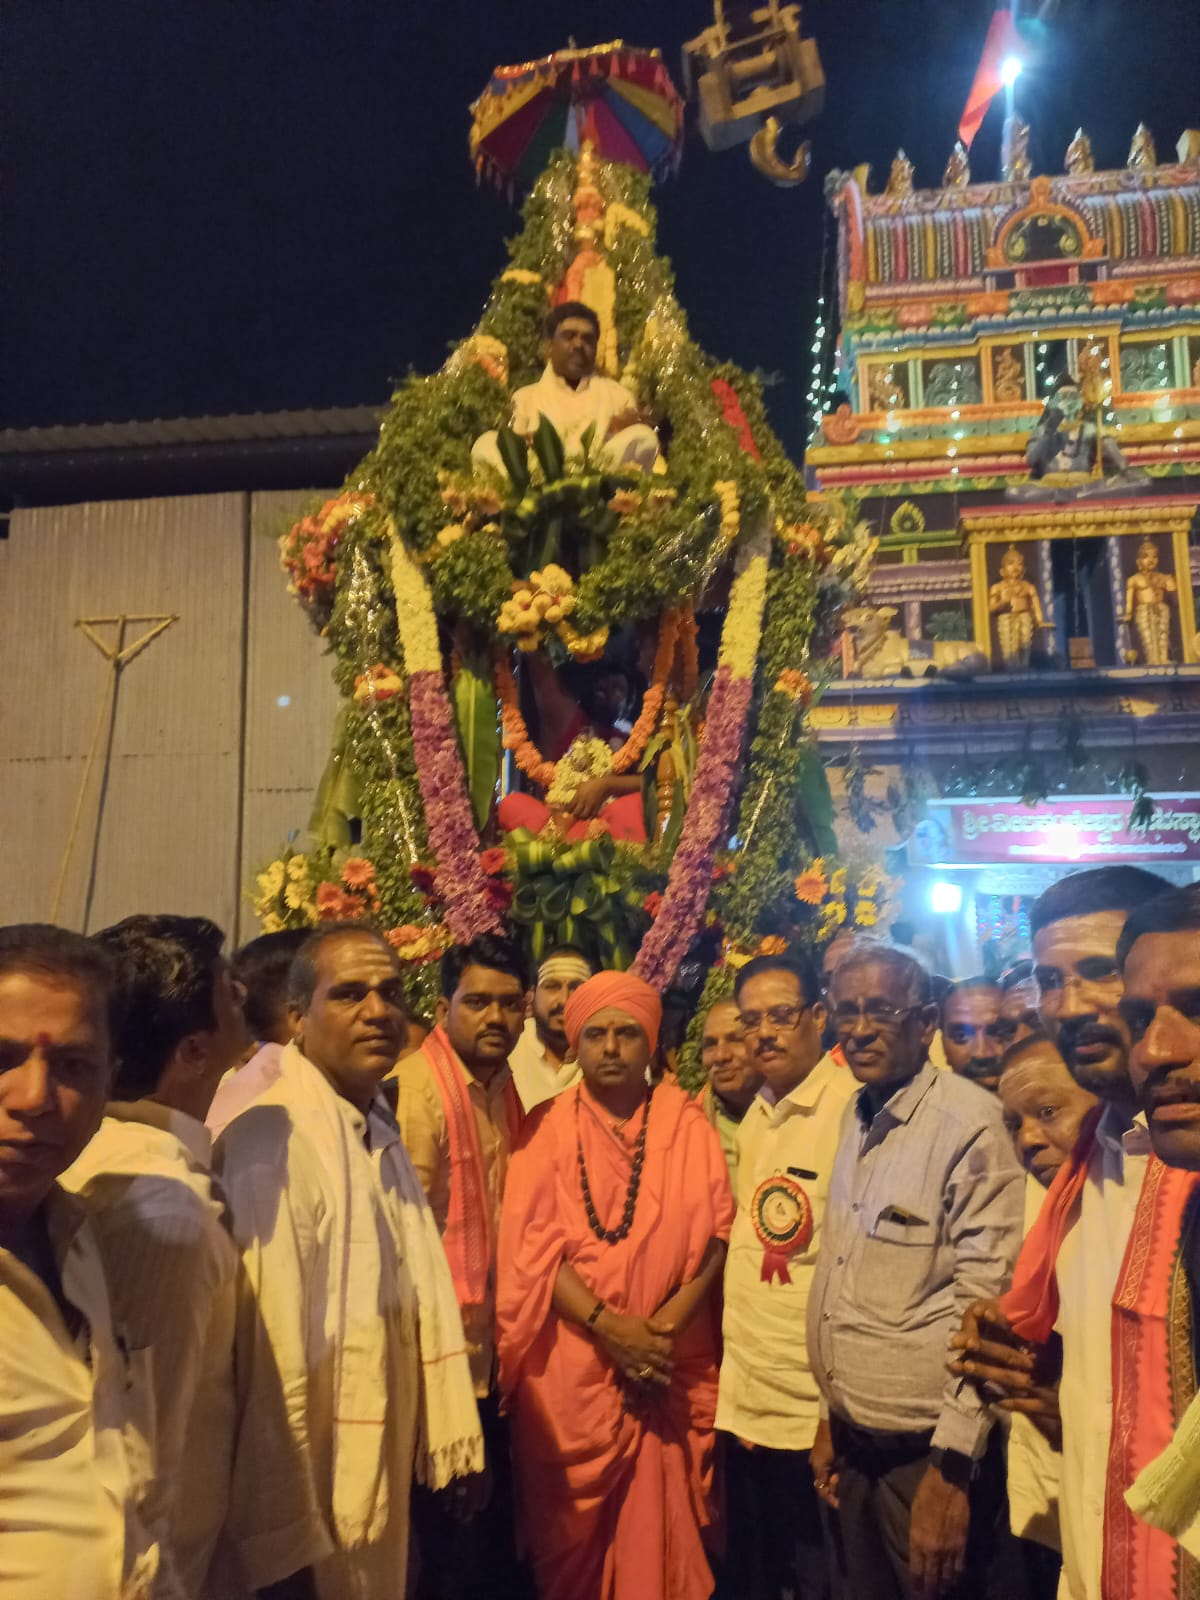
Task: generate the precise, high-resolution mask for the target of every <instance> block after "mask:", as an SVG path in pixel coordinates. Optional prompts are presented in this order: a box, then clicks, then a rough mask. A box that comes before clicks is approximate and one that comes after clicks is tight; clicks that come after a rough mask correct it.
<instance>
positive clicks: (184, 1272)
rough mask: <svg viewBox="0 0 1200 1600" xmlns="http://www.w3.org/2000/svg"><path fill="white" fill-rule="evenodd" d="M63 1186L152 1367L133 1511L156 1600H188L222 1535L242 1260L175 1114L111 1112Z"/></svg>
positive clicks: (134, 1345)
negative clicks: (146, 1441) (84, 1217)
mask: <svg viewBox="0 0 1200 1600" xmlns="http://www.w3.org/2000/svg"><path fill="white" fill-rule="evenodd" d="M62 1183H63V1186H64V1187H65V1188H67V1189H71V1190H74V1191H75V1192H77V1193H78V1194H79V1195H80V1196H81V1198H82V1199H83V1200H84V1201H85V1202H86V1203H87V1206H88V1209H89V1211H90V1212H91V1215H92V1218H93V1225H94V1227H95V1232H96V1237H97V1239H98V1240H99V1243H100V1249H101V1253H102V1255H103V1258H104V1270H105V1274H106V1276H107V1279H108V1286H109V1291H110V1293H111V1295H112V1302H113V1315H114V1318H115V1320H116V1324H117V1326H118V1328H119V1329H120V1330H121V1333H122V1335H123V1337H124V1339H125V1341H126V1343H127V1345H128V1347H129V1350H130V1354H131V1357H132V1358H133V1359H134V1360H138V1359H144V1360H146V1361H147V1362H148V1364H149V1371H150V1375H151V1379H152V1383H153V1394H154V1418H155V1439H154V1447H155V1473H154V1479H153V1482H152V1483H151V1485H150V1487H149V1488H148V1490H147V1493H146V1496H145V1498H144V1500H143V1503H142V1506H141V1512H142V1517H143V1520H144V1522H145V1523H146V1526H147V1528H148V1529H149V1530H150V1531H151V1532H152V1534H153V1535H154V1536H155V1537H156V1538H157V1539H158V1540H159V1542H160V1547H161V1550H162V1557H163V1560H162V1569H161V1572H160V1576H159V1588H158V1592H159V1593H160V1594H162V1595H170V1594H173V1593H176V1592H178V1593H181V1594H182V1595H184V1596H187V1597H188V1600H192V1597H194V1596H198V1595H200V1594H202V1593H204V1590H205V1581H206V1578H207V1575H208V1571H209V1566H210V1564H211V1562H212V1559H213V1553H214V1551H215V1549H216V1546H217V1540H218V1538H219V1536H220V1533H221V1529H222V1527H223V1526H224V1523H225V1517H226V1512H227V1510H228V1506H229V1477H230V1470H231V1464H232V1459H233V1439H234V1429H235V1414H234V1389H233V1336H234V1318H235V1303H236V1283H237V1272H238V1258H237V1251H236V1249H235V1248H234V1244H233V1241H232V1239H231V1238H230V1237H229V1234H228V1232H227V1230H226V1227H225V1221H224V1208H223V1206H222V1205H221V1202H220V1200H219V1199H218V1198H217V1196H216V1194H215V1193H214V1191H213V1185H212V1143H211V1140H210V1138H209V1135H208V1133H207V1131H206V1130H205V1128H204V1125H203V1124H202V1123H200V1122H197V1121H196V1120H195V1118H194V1117H188V1116H185V1115H184V1114H183V1113H182V1112H179V1111H171V1110H169V1109H168V1108H167V1107H165V1106H161V1105H158V1104H156V1103H154V1102H152V1101H148V1100H141V1101H135V1102H132V1103H114V1104H112V1105H110V1106H109V1108H108V1114H107V1115H106V1117H105V1118H104V1121H103V1122H102V1123H101V1124H100V1128H99V1130H98V1131H97V1133H96V1136H95V1138H93V1139H92V1141H91V1143H90V1144H89V1145H88V1146H87V1148H86V1149H85V1150H84V1152H83V1154H82V1155H81V1156H80V1157H79V1159H78V1160H77V1161H76V1162H75V1163H74V1165H73V1166H72V1167H70V1168H69V1169H68V1170H67V1171H66V1172H65V1173H64V1174H63V1177H62ZM175 1580H177V1583H178V1587H177V1588H176V1583H175Z"/></svg>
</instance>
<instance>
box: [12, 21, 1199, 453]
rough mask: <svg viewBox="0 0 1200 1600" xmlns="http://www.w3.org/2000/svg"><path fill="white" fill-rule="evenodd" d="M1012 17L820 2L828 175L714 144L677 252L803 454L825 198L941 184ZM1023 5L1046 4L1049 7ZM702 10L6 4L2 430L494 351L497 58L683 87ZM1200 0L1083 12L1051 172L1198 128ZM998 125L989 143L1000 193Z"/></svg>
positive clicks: (690, 190) (1051, 70) (228, 400)
mask: <svg viewBox="0 0 1200 1600" xmlns="http://www.w3.org/2000/svg"><path fill="white" fill-rule="evenodd" d="M991 9H992V5H991V0H925V3H921V0H813V3H811V4H809V5H808V6H807V8H806V21H807V25H808V27H809V29H810V30H811V31H812V32H814V33H815V34H816V37H817V39H818V42H819V45H820V49H821V54H822V58H823V61H824V65H825V72H826V77H827V80H828V88H827V103H826V110H825V112H824V114H823V116H821V117H820V118H819V119H818V120H817V121H816V122H815V123H813V124H811V125H810V127H809V129H808V132H809V134H810V136H811V138H812V140H813V156H814V167H813V175H812V177H811V178H810V180H809V182H808V183H807V184H806V185H805V186H803V187H802V188H800V189H793V190H777V189H774V188H772V187H771V186H770V185H769V184H767V183H766V181H765V180H764V179H762V178H760V177H758V175H757V174H756V173H755V172H754V171H753V169H752V168H751V167H750V165H749V160H748V157H747V155H746V153H745V150H744V148H741V149H738V150H735V151H732V152H728V153H726V154H723V155H719V156H714V155H710V154H709V153H708V152H707V151H706V150H705V149H704V147H703V145H702V144H701V143H700V141H699V139H698V137H697V136H696V135H695V134H694V133H691V134H690V136H689V139H688V145H687V150H686V154H685V157H684V163H683V168H682V171H681V173H680V176H679V177H678V178H677V179H675V180H672V181H671V182H669V183H667V184H664V185H662V186H660V188H659V189H658V191H657V201H658V205H659V209H660V233H659V243H660V247H661V248H663V249H665V250H666V252H667V253H668V254H669V255H670V256H671V258H672V260H673V261H674V264H675V268H676V272H677V276H678V285H679V292H680V297H681V299H682V302H683V304H684V306H685V308H686V309H687V311H688V313H689V316H690V318H691V322H692V328H693V331H694V333H695V334H696V336H697V337H698V338H699V340H700V342H701V343H702V344H703V345H704V346H705V347H706V348H707V349H708V350H709V351H710V352H711V353H713V354H714V355H719V356H730V357H733V358H734V359H735V360H737V361H739V362H741V363H742V364H743V365H745V366H747V367H756V368H759V369H761V370H763V371H766V372H770V373H775V374H778V376H779V382H778V383H777V385H776V386H775V387H774V388H773V389H772V390H771V396H770V399H771V405H772V411H773V414H774V416H775V419H776V423H777V426H778V427H779V429H780V431H781V433H782V435H783V437H784V439H785V442H786V443H787V444H788V445H789V447H791V448H792V449H793V450H794V451H795V452H796V453H797V454H798V453H799V449H800V447H801V444H802V429H803V408H804V393H805V390H806V389H807V386H808V372H809V364H810V361H811V356H810V354H809V345H810V343H811V340H812V334H811V327H812V317H813V309H814V298H815V289H814V284H815V281H816V277H817V271H818V264H819V260H820V251H821V235H822V220H823V219H822V212H823V202H822V194H821V186H822V179H823V178H824V175H825V173H826V172H827V171H828V170H829V169H830V168H831V167H835V166H837V167H844V168H848V167H852V166H854V165H856V164H857V163H859V162H861V161H870V162H871V163H872V165H873V168H874V173H875V182H876V185H877V186H878V185H880V184H881V183H882V181H883V179H884V178H885V177H886V173H887V168H888V165H889V163H890V160H891V157H892V155H893V154H894V152H895V150H896V147H897V146H898V145H901V144H902V145H903V146H904V147H905V149H906V150H907V152H908V154H909V156H910V157H911V159H912V160H913V161H914V162H915V163H916V167H917V182H918V183H919V184H932V183H936V182H938V181H939V180H940V177H941V172H942V168H943V166H944V164H945V160H946V157H947V155H948V153H949V151H950V147H951V145H952V143H953V140H954V137H955V127H956V124H957V121H958V116H959V112H960V110H961V108H962V103H963V101H964V99H965V96H966V92H967V88H968V86H969V84H970V80H971V77H972V74H973V71H974V67H975V63H976V60H977V57H978V53H979V50H980V48H981V46H982V41H983V35H984V32H985V30H986V25H987V19H988V17H989V15H990V13H991ZM1023 9H1024V10H1025V11H1029V10H1032V9H1034V6H1033V4H1032V0H1025V5H1024V7H1023ZM709 21H711V11H710V10H709V9H708V7H707V6H706V5H705V3H704V0H686V3H685V0H558V3H557V4H550V3H548V0H521V3H519V4H493V5H484V4H482V3H481V0H440V3H439V0H428V3H426V4H423V5H417V4H415V3H414V0H387V3H385V0H323V3H312V0H234V3H230V0H153V3H148V0H121V3H116V0H71V3H62V0H7V4H6V5H5V6H4V8H3V11H2V12H0V26H2V29H3V34H2V37H0V107H2V109H0V117H2V119H3V126H2V129H0V132H2V135H3V171H2V177H0V199H2V203H3V243H2V246H0V288H2V292H0V305H2V306H3V320H4V328H5V333H4V339H3V349H4V361H3V379H2V382H0V425H3V426H9V427H20V426H29V425H32V424H41V423H77V422H101V421H123V420H125V419H128V418H133V417H137V418H146V417H154V416H165V417H170V416H180V415H199V414H202V413H220V412H230V411H256V410H264V411H265V410H282V409H287V408H300V407H309V406H336V405H357V404H366V403H371V402H375V401H379V400H382V399H383V398H384V397H385V396H386V394H387V392H388V385H389V382H390V380H391V379H393V378H395V377H397V376H400V375H402V374H403V373H404V372H405V371H406V370H407V369H408V368H410V367H416V368H418V369H423V370H424V369H429V368H430V367H433V366H436V365H437V364H438V363H439V361H440V360H441V358H442V356H443V354H444V352H445V349H446V346H447V344H448V343H449V342H451V341H452V340H453V339H454V338H456V337H460V336H461V335H462V334H464V333H466V332H468V331H469V329H470V327H471V326H472V325H473V323H474V321H475V318H476V316H477V315H478V312H479V309H480V306H481V305H482V303H483V299H484V296H485V294H486V291H487V287H488V283H489V281H490V279H491V277H492V275H493V273H494V272H495V271H496V270H497V267H498V265H499V264H500V263H501V262H502V260H503V254H502V248H503V247H502V240H503V238H504V236H505V235H506V234H508V233H511V232H512V231H513V229H514V225H515V214H514V212H513V210H512V209H511V208H510V206H509V205H508V203H507V201H506V200H504V199H502V198H500V197H499V196H497V195H495V194H494V193H493V192H491V191H490V190H488V189H486V188H482V189H480V188H477V187H476V184H475V178H474V174H473V172H472V170H471V166H470V163H469V161H468V158H467V145H466V136H467V128H468V112H467V107H468V104H469V102H470V101H471V100H472V99H473V98H474V96H475V95H476V94H477V93H478V92H479V91H480V89H481V88H482V87H483V85H484V83H485V82H486V80H487V77H488V73H489V70H490V69H491V67H492V66H493V65H494V64H497V63H501V62H512V61H518V60H522V59H526V58H528V57H530V56H536V55H542V54H545V53H547V52H548V51H550V50H552V49H554V48H556V47H558V46H560V45H563V44H565V43H566V42H567V39H568V36H569V35H571V34H574V35H575V38H576V40H577V42H578V43H580V44H592V43H596V42H599V41H601V40H605V39H611V38H616V37H624V38H626V39H627V40H628V41H629V42H630V43H635V44H642V45H658V46H660V47H661V48H662V49H663V51H664V52H665V54H666V58H667V61H668V64H669V65H670V67H671V70H672V73H673V75H674V76H675V77H676V80H677V81H678V79H679V70H678V67H679V47H680V44H681V42H682V41H683V40H684V39H685V38H688V37H690V36H692V35H693V34H695V33H698V32H699V31H700V30H701V29H702V28H703V27H704V26H706V25H707V23H708V22H709ZM1197 61H1200V5H1198V4H1196V0H1173V3H1171V0H1058V3H1057V4H1052V5H1051V7H1050V16H1049V19H1048V23H1047V26H1046V28H1045V30H1044V42H1043V46H1042V49H1041V57H1040V60H1039V61H1038V62H1037V63H1036V64H1035V66H1034V67H1033V69H1032V70H1031V71H1030V72H1029V73H1028V74H1027V76H1026V78H1025V79H1023V80H1022V85H1021V88H1020V91H1019V93H1020V102H1019V103H1020V104H1021V105H1022V109H1023V110H1024V112H1025V114H1026V115H1027V116H1028V117H1029V118H1030V120H1031V121H1032V123H1033V129H1034V134H1033V145H1032V148H1033V153H1034V157H1035V170H1045V171H1050V172H1057V171H1060V170H1061V168H1062V156H1063V152H1064V150H1065V148H1066V144H1067V142H1068V140H1069V138H1070V136H1071V134H1072V132H1073V131H1074V129H1075V126H1076V124H1077V123H1080V122H1082V123H1083V124H1084V126H1085V127H1086V128H1087V130H1088V131H1089V133H1090V134H1091V137H1092V143H1093V147H1094V150H1095V154H1096V159H1097V164H1098V165H1101V166H1112V165H1119V164H1121V163H1122V162H1123V161H1124V159H1125V155H1126V152H1127V150H1128V147H1129V141H1130V138H1131V136H1132V133H1133V130H1134V127H1135V126H1136V124H1137V122H1138V120H1139V118H1144V119H1145V120H1146V121H1147V122H1148V123H1149V124H1150V126H1151V128H1152V130H1153V131H1154V133H1155V135H1156V137H1157V140H1158V151H1159V156H1160V159H1166V158H1168V157H1169V156H1170V154H1171V152H1172V151H1173V147H1174V143H1175V140H1176V138H1177V136H1178V134H1179V132H1180V130H1181V129H1182V128H1184V127H1185V126H1188V125H1192V126H1200V80H1198V79H1197V75H1196V63H1197ZM998 142H999V116H998V114H997V112H996V111H995V109H994V111H993V115H992V116H991V117H990V118H989V120H988V122H987V123H986V124H985V125H984V128H983V130H982V132H981V134H980V136H979V138H978V140H977V141H976V146H975V151H974V154H973V166H974V170H975V174H976V176H977V177H987V176H991V175H994V174H995V172H996V166H997V148H998Z"/></svg>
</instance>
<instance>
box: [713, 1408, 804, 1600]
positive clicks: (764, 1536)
mask: <svg viewBox="0 0 1200 1600" xmlns="http://www.w3.org/2000/svg"><path fill="white" fill-rule="evenodd" d="M720 1437H721V1438H722V1439H723V1441H724V1444H725V1446H726V1449H725V1503H726V1509H727V1517H728V1553H727V1556H726V1559H725V1561H724V1562H723V1563H722V1566H721V1581H720V1583H719V1584H718V1586H717V1594H718V1596H720V1600H829V1597H830V1577H829V1558H828V1554H827V1550H826V1544H825V1534H824V1530H823V1527H822V1518H821V1505H820V1501H819V1500H818V1499H817V1491H816V1489H815V1488H814V1487H813V1475H812V1468H811V1467H810V1466H809V1464H808V1451H807V1450H767V1449H765V1448H763V1447H762V1446H757V1447H756V1448H755V1449H753V1450H747V1449H746V1447H745V1445H742V1444H739V1443H738V1441H737V1440H736V1439H735V1438H733V1437H732V1436H731V1435H728V1434H725V1435H721V1436H720Z"/></svg>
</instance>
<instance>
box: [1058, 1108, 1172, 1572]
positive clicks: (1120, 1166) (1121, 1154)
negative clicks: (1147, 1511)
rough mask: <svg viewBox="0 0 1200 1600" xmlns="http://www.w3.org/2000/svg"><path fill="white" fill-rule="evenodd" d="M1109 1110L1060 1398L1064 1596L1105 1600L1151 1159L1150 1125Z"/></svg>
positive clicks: (1065, 1305)
mask: <svg viewBox="0 0 1200 1600" xmlns="http://www.w3.org/2000/svg"><path fill="white" fill-rule="evenodd" d="M1119 1127H1120V1121H1119V1118H1118V1117H1117V1115H1116V1114H1115V1113H1114V1110H1113V1108H1112V1107H1111V1106H1110V1107H1107V1108H1106V1109H1105V1112H1104V1115H1103V1116H1102V1117H1101V1119H1100V1124H1099V1126H1098V1128H1097V1129H1096V1142H1095V1146H1094V1148H1093V1150H1092V1155H1091V1159H1090V1160H1089V1162H1088V1175H1087V1183H1086V1185H1085V1187H1084V1191H1083V1197H1082V1200H1081V1202H1080V1210H1079V1216H1078V1220H1077V1221H1075V1222H1073V1223H1072V1224H1071V1226H1070V1228H1069V1229H1068V1231H1067V1234H1066V1236H1065V1237H1064V1239H1063V1242H1062V1247H1061V1249H1060V1250H1059V1253H1058V1299H1059V1311H1058V1321H1057V1323H1056V1324H1055V1326H1056V1328H1057V1329H1058V1332H1059V1333H1060V1334H1061V1335H1062V1342H1063V1374H1062V1383H1061V1385H1060V1387H1059V1392H1058V1403H1059V1409H1060V1411H1061V1413H1062V1428H1063V1456H1062V1477H1061V1481H1060V1485H1059V1517H1060V1521H1061V1527H1062V1548H1063V1590H1062V1592H1063V1593H1064V1594H1065V1595H1067V1596H1069V1597H1070V1600H1101V1596H1100V1574H1101V1567H1102V1563H1103V1557H1104V1492H1105V1483H1106V1479H1107V1474H1108V1445H1109V1435H1110V1434H1111V1432H1112V1300H1113V1293H1114V1291H1115V1289H1116V1286H1117V1276H1118V1274H1119V1273H1120V1270H1121V1263H1122V1261H1123V1259H1124V1256H1125V1247H1126V1245H1127V1244H1128V1242H1129V1234H1130V1230H1131V1229H1132V1227H1133V1218H1134V1213H1135V1211H1136V1210H1137V1203H1138V1195H1139V1194H1140V1192H1141V1187H1142V1179H1143V1177H1144V1176H1145V1172H1146V1161H1147V1158H1148V1156H1149V1154H1150V1136H1149V1134H1148V1133H1147V1131H1146V1125H1145V1120H1144V1118H1142V1117H1140V1116H1139V1117H1138V1118H1137V1120H1136V1121H1135V1122H1134V1124H1133V1126H1132V1127H1131V1128H1128V1129H1126V1130H1125V1131H1124V1133H1118V1132H1116V1131H1114V1130H1115V1129H1119Z"/></svg>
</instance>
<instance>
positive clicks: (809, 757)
mask: <svg viewBox="0 0 1200 1600" xmlns="http://www.w3.org/2000/svg"><path fill="white" fill-rule="evenodd" d="M798 790H799V795H800V803H801V805H802V806H803V807H804V811H805V814H806V816H807V819H808V828H809V832H810V833H811V834H812V841H813V849H814V851H815V852H816V854H817V855H819V856H824V857H826V859H828V858H829V857H831V856H836V855H837V853H838V842H837V834H836V833H835V832H834V831H833V795H832V794H831V793H830V789H829V779H828V777H827V776H826V773H825V763H824V762H823V761H822V760H821V757H820V755H819V754H818V753H817V751H816V750H815V749H812V748H809V749H808V750H806V751H805V753H804V755H803V756H802V757H801V761H800V773H799V784H798Z"/></svg>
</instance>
